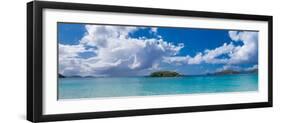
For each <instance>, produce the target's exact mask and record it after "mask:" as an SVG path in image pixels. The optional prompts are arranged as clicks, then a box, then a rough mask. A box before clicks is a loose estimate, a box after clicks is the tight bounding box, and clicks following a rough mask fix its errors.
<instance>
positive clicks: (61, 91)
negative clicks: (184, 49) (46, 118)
mask: <svg viewBox="0 0 281 123" xmlns="http://www.w3.org/2000/svg"><path fill="white" fill-rule="evenodd" d="M245 91H258V74H253V73H251V74H235V75H210V76H207V75H204V76H203V75H202V76H185V77H159V78H156V77H116V78H115V77H111V78H59V81H58V99H80V98H105V97H127V96H151V95H175V94H198V93H223V92H245Z"/></svg>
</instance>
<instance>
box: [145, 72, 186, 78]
mask: <svg viewBox="0 0 281 123" xmlns="http://www.w3.org/2000/svg"><path fill="white" fill-rule="evenodd" d="M149 76H150V77H179V76H182V75H181V74H179V73H177V72H174V71H156V72H153V73H151V74H150V75H149Z"/></svg>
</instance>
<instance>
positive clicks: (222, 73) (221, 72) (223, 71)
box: [207, 69, 258, 75]
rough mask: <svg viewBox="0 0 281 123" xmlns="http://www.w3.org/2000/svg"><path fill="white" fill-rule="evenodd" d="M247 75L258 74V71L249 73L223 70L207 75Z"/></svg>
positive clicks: (249, 71) (248, 71)
mask: <svg viewBox="0 0 281 123" xmlns="http://www.w3.org/2000/svg"><path fill="white" fill-rule="evenodd" d="M246 73H258V69H253V70H247V71H235V70H230V69H229V70H222V71H218V72H214V73H207V75H229V74H246Z"/></svg>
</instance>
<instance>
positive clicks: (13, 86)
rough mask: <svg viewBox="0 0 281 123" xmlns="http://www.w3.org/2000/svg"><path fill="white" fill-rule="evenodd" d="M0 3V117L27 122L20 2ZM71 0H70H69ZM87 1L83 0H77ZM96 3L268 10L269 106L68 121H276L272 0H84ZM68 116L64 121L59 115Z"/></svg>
mask: <svg viewBox="0 0 281 123" xmlns="http://www.w3.org/2000/svg"><path fill="white" fill-rule="evenodd" d="M28 1H29V0H17V1H16V0H2V1H1V4H0V16H1V18H0V21H1V23H0V57H1V60H0V83H1V84H0V97H1V101H0V122H1V123H27V121H26V120H25V116H26V114H25V112H26V2H28ZM69 1H71V0H69ZM81 1H87V0H81ZM89 1H94V2H95V3H97V4H112V5H126V6H141V7H156V8H170V9H185V10H200V11H214V12H231V13H245V14H268V15H273V16H274V27H273V28H274V31H273V32H274V36H273V42H274V46H273V47H274V59H273V61H274V65H273V66H274V71H273V73H274V75H273V76H274V79H273V83H274V108H260V109H243V110H231V111H212V112H199V113H182V114H169V115H153V116H137V117H123V118H107V119H96V120H80V121H73V122H74V123H91V122H96V123H111V122H122V123H132V122H134V123H135V122H136V123H143V122H146V123H148V122H162V123H171V122H180V123H184V122H190V123H193V122H194V123H206V122H211V123H213V122H215V123H225V122H227V123H242V122H243V123H244V122H245V123H265V122H270V123H277V122H280V121H281V118H280V116H281V115H280V114H281V88H280V87H281V84H280V81H281V75H279V74H280V73H281V55H280V54H278V53H281V42H280V40H281V37H280V35H278V34H280V33H281V27H280V23H281V14H280V12H279V11H280V5H281V4H280V3H279V1H278V0H271V1H270V0H89ZM65 122H70V121H65Z"/></svg>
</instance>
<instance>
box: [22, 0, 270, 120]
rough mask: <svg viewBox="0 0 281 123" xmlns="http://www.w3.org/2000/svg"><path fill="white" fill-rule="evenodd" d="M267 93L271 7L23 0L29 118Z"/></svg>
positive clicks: (250, 101)
mask: <svg viewBox="0 0 281 123" xmlns="http://www.w3.org/2000/svg"><path fill="white" fill-rule="evenodd" d="M272 102H273V101H272V16H265V15H247V14H231V13H215V12H199V11H184V10H170V9H156V8H139V7H125V6H108V5H93V4H81V3H62V2H46V1H35V2H30V3H28V4H27V119H28V120H29V121H33V122H43V121H58V120H77V119H91V118H106V117H121V116H137V115H152V114H168V113H183V112H197V111H212V110H227V109H242V108H258V107H272Z"/></svg>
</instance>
